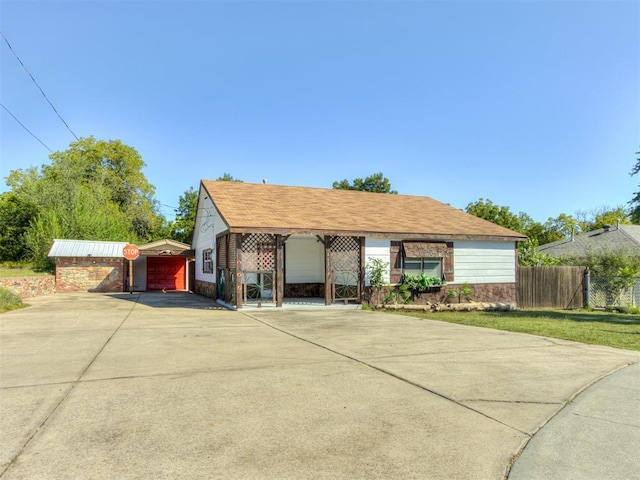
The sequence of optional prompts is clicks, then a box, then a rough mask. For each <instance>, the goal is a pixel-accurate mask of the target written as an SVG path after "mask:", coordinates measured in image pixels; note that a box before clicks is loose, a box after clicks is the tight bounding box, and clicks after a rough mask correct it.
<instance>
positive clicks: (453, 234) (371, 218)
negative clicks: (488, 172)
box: [202, 180, 526, 241]
mask: <svg viewBox="0 0 640 480" xmlns="http://www.w3.org/2000/svg"><path fill="white" fill-rule="evenodd" d="M202 186H203V187H204V189H205V191H206V192H207V194H208V195H209V196H210V197H211V199H212V201H213V202H214V204H215V206H216V207H217V209H218V211H219V213H220V215H221V216H222V218H223V220H224V221H225V223H226V224H227V225H228V226H229V231H231V232H249V231H253V232H256V231H265V232H267V231H271V232H274V233H281V234H285V235H286V234H291V233H307V234H319V235H320V234H331V235H354V236H366V235H371V236H376V235H380V236H387V237H389V236H395V237H398V238H408V237H416V236H422V237H425V238H426V237H429V238H432V239H453V238H458V239H498V238H499V239H502V240H511V241H516V240H524V239H525V238H526V237H525V236H524V235H522V234H520V233H518V232H514V231H512V230H509V229H507V228H504V227H501V226H498V225H496V224H494V223H491V222H488V221H486V220H483V219H481V218H478V217H475V216H473V215H471V214H468V213H466V212H463V211H462V210H458V209H456V208H454V207H451V206H449V205H446V204H444V203H441V202H438V201H436V200H434V199H432V198H429V197H419V196H411V195H395V194H388V193H370V192H362V191H355V190H338V189H325V188H312V187H292V186H282V185H271V184H255V183H241V182H228V181H212V180H202Z"/></svg>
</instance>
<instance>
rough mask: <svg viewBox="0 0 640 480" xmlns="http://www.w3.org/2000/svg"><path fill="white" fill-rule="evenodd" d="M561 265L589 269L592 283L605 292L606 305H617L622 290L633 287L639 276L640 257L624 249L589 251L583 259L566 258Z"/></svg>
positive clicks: (609, 248)
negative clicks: (595, 283)
mask: <svg viewBox="0 0 640 480" xmlns="http://www.w3.org/2000/svg"><path fill="white" fill-rule="evenodd" d="M563 263H564V264H567V265H583V266H586V267H589V270H590V271H591V276H592V281H597V282H598V284H599V285H600V286H601V287H602V288H603V290H604V291H605V295H606V303H607V305H613V304H616V303H618V300H619V298H620V296H621V294H622V293H623V292H624V290H625V289H628V288H631V287H633V286H634V285H635V284H636V281H637V279H636V277H638V274H640V256H639V255H637V254H636V253H635V252H633V251H632V250H630V249H627V248H624V247H619V248H611V247H608V248H599V249H590V250H588V251H587V253H586V255H585V256H584V257H570V258H566V259H564V260H563Z"/></svg>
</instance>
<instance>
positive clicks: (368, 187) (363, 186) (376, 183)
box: [333, 172, 398, 194]
mask: <svg viewBox="0 0 640 480" xmlns="http://www.w3.org/2000/svg"><path fill="white" fill-rule="evenodd" d="M333 188H334V189H336V190H361V191H363V192H374V193H392V194H397V193H398V192H397V191H395V190H391V183H390V182H389V179H388V178H387V177H385V176H384V175H383V174H382V172H379V173H374V174H372V175H369V176H368V177H367V178H365V179H364V180H363V179H362V178H355V179H354V180H353V183H349V180H346V179H345V180H341V181H339V182H333Z"/></svg>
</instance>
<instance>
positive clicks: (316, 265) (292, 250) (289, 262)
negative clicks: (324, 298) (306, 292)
mask: <svg viewBox="0 0 640 480" xmlns="http://www.w3.org/2000/svg"><path fill="white" fill-rule="evenodd" d="M285 257H286V259H285V264H286V281H287V283H324V246H323V245H322V243H321V242H319V241H318V239H317V238H316V237H295V236H293V237H290V238H289V239H288V240H287V243H286V244H285Z"/></svg>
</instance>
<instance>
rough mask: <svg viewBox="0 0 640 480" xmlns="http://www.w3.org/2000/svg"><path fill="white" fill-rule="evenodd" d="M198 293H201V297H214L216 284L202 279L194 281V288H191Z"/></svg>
mask: <svg viewBox="0 0 640 480" xmlns="http://www.w3.org/2000/svg"><path fill="white" fill-rule="evenodd" d="M193 291H194V292H195V293H197V294H198V295H202V296H203V297H207V298H211V299H213V300H215V299H216V284H215V283H211V282H205V281H203V280H196V281H195V288H194V290H193Z"/></svg>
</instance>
